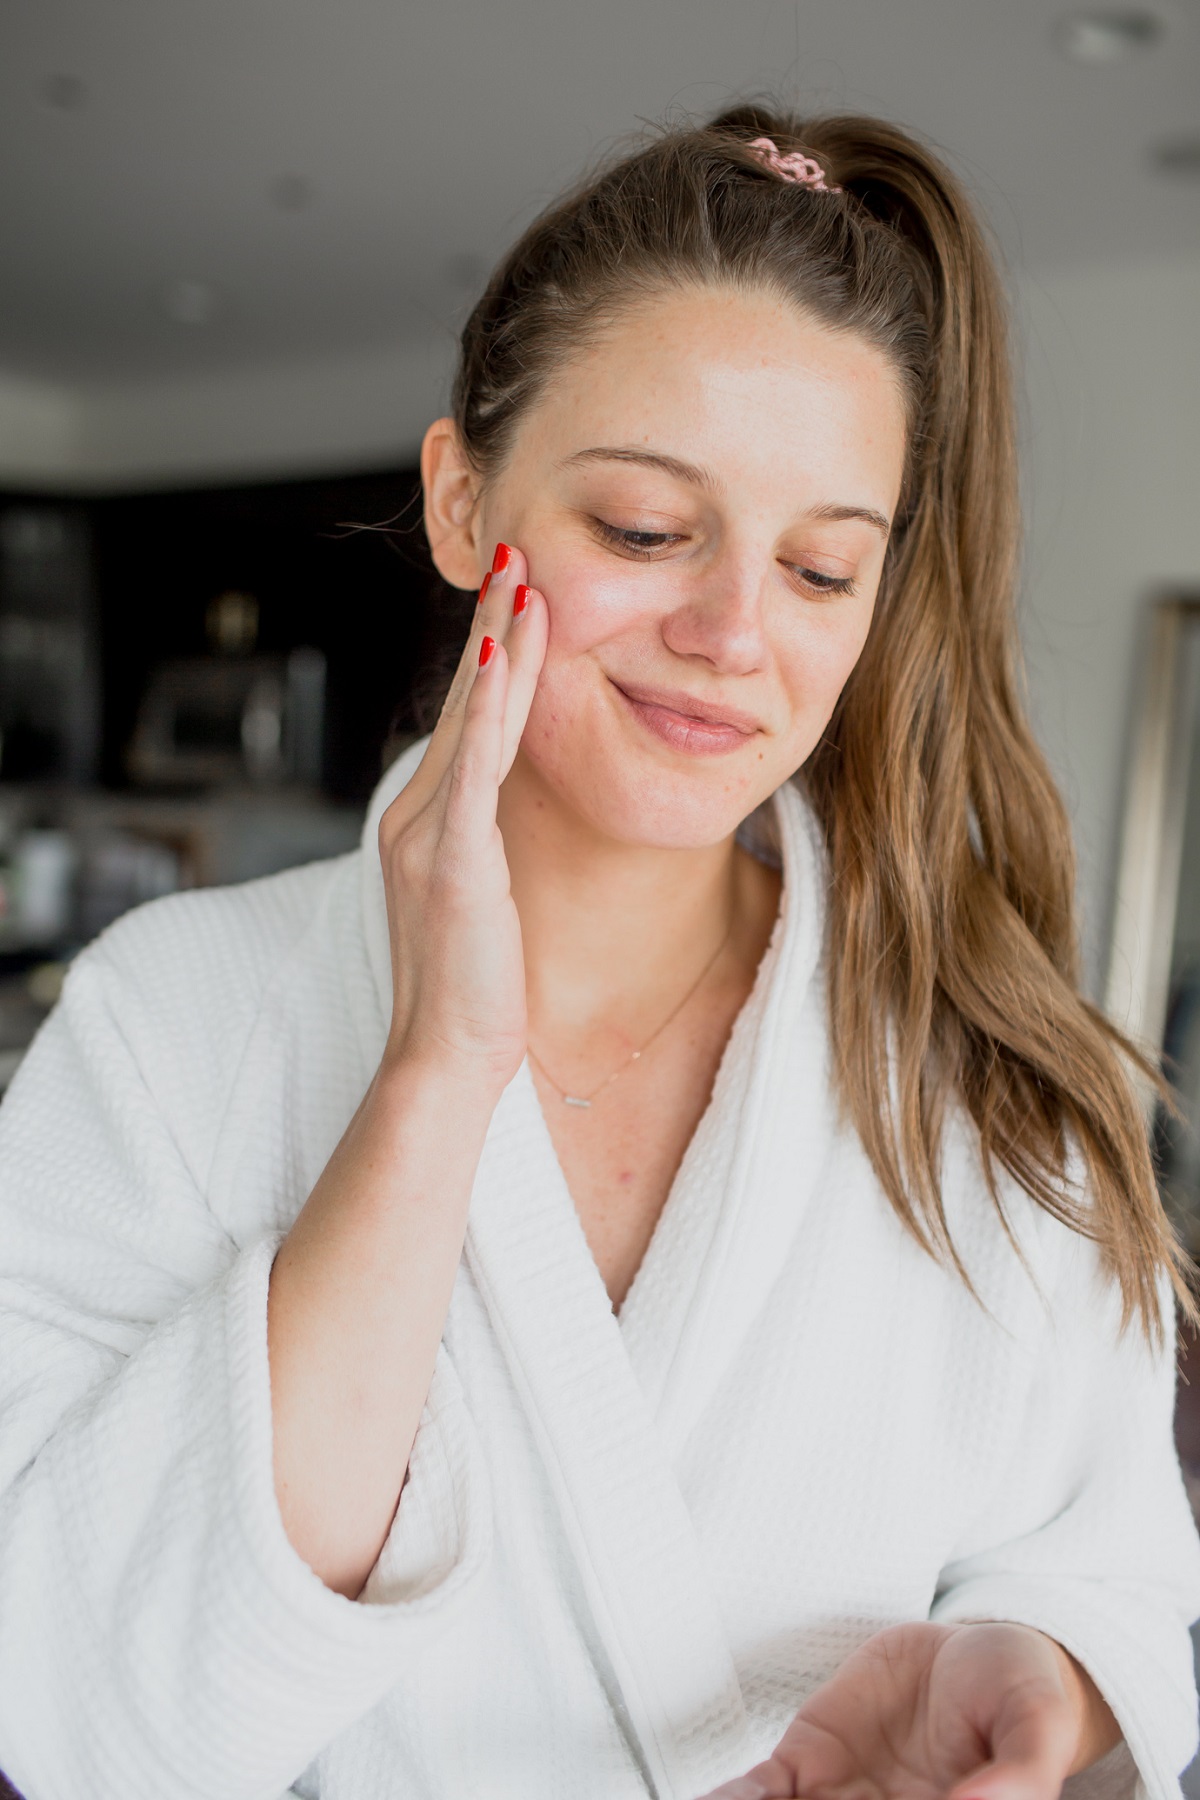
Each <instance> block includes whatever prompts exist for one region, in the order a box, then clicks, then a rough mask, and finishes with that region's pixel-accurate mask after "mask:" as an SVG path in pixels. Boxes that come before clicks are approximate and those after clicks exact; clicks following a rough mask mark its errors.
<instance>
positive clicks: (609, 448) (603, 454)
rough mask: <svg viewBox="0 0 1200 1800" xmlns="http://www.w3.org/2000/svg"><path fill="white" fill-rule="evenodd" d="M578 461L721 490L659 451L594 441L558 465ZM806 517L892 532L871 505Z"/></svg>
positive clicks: (817, 510)
mask: <svg viewBox="0 0 1200 1800" xmlns="http://www.w3.org/2000/svg"><path fill="white" fill-rule="evenodd" d="M580 462H623V463H640V464H641V465H642V467H643V468H647V469H661V470H662V472H663V473H664V474H665V475H673V476H674V477H675V479H676V481H686V482H687V483H688V484H689V485H690V486H691V487H698V488H702V489H703V490H704V492H705V493H708V494H717V493H720V491H721V483H720V482H719V481H718V480H717V478H716V476H715V475H714V474H713V473H712V472H711V470H709V469H702V468H701V467H700V466H699V465H698V464H696V463H689V462H683V461H682V460H681V459H680V458H679V457H678V456H667V455H666V454H665V453H664V452H663V451H660V450H638V449H635V448H633V447H632V446H627V445H621V444H597V445H596V446H595V447H594V448H593V449H590V450H577V451H576V452H575V454H574V456H565V457H564V458H563V460H562V462H561V463H560V464H559V467H560V468H567V467H569V466H570V465H571V464H572V463H580ZM808 517H809V518H810V519H822V520H825V521H827V522H828V523H830V524H834V525H837V524H840V523H841V522H842V521H843V520H844V519H861V520H862V521H863V523H864V524H866V525H871V526H873V527H874V528H875V530H876V531H878V532H880V533H881V535H882V536H883V537H885V538H887V537H890V536H891V531H892V523H891V520H890V519H889V518H888V517H887V516H886V514H884V513H881V512H876V510H875V508H874V507H872V506H839V505H838V504H837V503H836V502H830V504H829V505H827V506H814V507H813V509H812V511H811V512H810V513H809V514H808Z"/></svg>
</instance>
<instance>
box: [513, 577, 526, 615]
mask: <svg viewBox="0 0 1200 1800" xmlns="http://www.w3.org/2000/svg"><path fill="white" fill-rule="evenodd" d="M528 605H529V589H528V588H527V587H526V586H525V583H524V582H523V581H522V582H520V583H519V585H518V587H517V591H516V593H515V594H514V595H513V618H514V619H519V618H520V616H521V614H522V613H523V612H524V611H525V608H526V607H527V606H528Z"/></svg>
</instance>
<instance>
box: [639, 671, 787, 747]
mask: <svg viewBox="0 0 1200 1800" xmlns="http://www.w3.org/2000/svg"><path fill="white" fill-rule="evenodd" d="M609 680H610V682H611V683H612V686H613V688H614V689H615V690H616V692H617V693H618V694H619V695H620V697H621V699H622V700H623V701H624V702H625V706H626V708H627V709H628V711H629V712H630V713H631V714H632V716H633V717H634V718H635V719H636V720H637V721H638V723H639V724H641V725H642V726H644V727H645V729H646V730H648V731H649V732H651V733H652V734H653V735H654V736H655V737H657V738H658V739H659V740H660V741H661V742H663V743H666V744H669V745H670V746H671V748H672V749H674V750H682V751H683V752H685V754H687V755H689V756H719V755H721V754H722V753H726V752H728V751H731V750H737V749H740V748H741V747H742V746H743V745H744V744H745V743H746V742H747V740H748V739H749V738H752V737H754V736H755V735H756V734H757V732H758V731H759V729H760V727H759V725H758V723H757V721H756V720H754V719H752V718H751V717H750V715H749V714H748V713H743V712H738V711H733V710H726V709H725V708H724V707H718V706H711V705H709V704H708V702H707V701H704V700H697V699H695V698H694V697H693V696H692V695H690V694H682V693H671V692H668V691H667V690H665V689H661V688H627V687H622V686H621V684H620V682H618V681H613V680H612V677H611V676H610V677H609Z"/></svg>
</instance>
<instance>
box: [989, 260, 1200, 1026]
mask: <svg viewBox="0 0 1200 1800" xmlns="http://www.w3.org/2000/svg"><path fill="white" fill-rule="evenodd" d="M1018 323H1019V327H1020V333H1021V338H1022V340H1023V345H1024V352H1025V356H1024V378H1023V385H1024V403H1025V430H1024V436H1025V455H1026V464H1025V466H1026V487H1027V508H1028V517H1029V534H1028V552H1027V560H1026V598H1025V604H1024V612H1023V634H1024V639H1025V645H1026V656H1027V661H1028V668H1029V677H1030V698H1031V704H1032V709H1033V714H1034V718H1035V722H1036V724H1037V726H1038V729H1039V732H1040V734H1041V737H1042V741H1043V743H1044V744H1045V745H1046V748H1047V750H1048V752H1049V755H1050V758H1051V761H1052V763H1053V764H1054V767H1055V769H1056V771H1057V773H1058V775H1059V778H1060V780H1061V782H1062V784H1063V787H1064V791H1065V793H1066V797H1067V801H1068V804H1069V806H1070V809H1071V813H1072V817H1073V819H1074V821H1075V828H1076V838H1077V847H1078V851H1079V864H1080V869H1079V890H1080V899H1081V903H1082V909H1083V918H1084V948H1085V955H1086V965H1087V975H1088V985H1089V987H1090V989H1091V990H1092V992H1093V993H1094V994H1098V993H1099V991H1100V989H1101V987H1102V984H1103V979H1104V972H1105V961H1106V957H1105V945H1106V942H1107V937H1108V932H1109V929H1110V907H1111V889H1112V881H1113V874H1114V866H1115V859H1116V849H1117V836H1118V832H1119V826H1120V810H1121V806H1122V803H1123V798H1124V795H1123V782H1124V768H1125V756H1126V749H1127V743H1128V737H1129V730H1130V714H1131V706H1132V701H1133V696H1134V690H1135V687H1136V679H1137V675H1138V673H1139V672H1140V662H1141V658H1142V654H1143V650H1144V647H1145V631H1144V624H1145V618H1146V611H1147V603H1148V600H1149V598H1150V597H1151V596H1152V595H1153V594H1154V593H1155V592H1156V591H1157V590H1160V589H1162V588H1168V587H1178V586H1181V585H1182V586H1187V587H1190V588H1192V589H1194V590H1200V343H1198V338H1200V257H1197V258H1194V259H1190V260H1184V259H1181V260H1179V261H1177V262H1169V263H1168V262H1163V263H1159V264H1149V265H1147V264H1134V265H1130V264H1128V263H1127V264H1124V265H1122V266H1119V267H1117V266H1114V267H1110V268H1104V267H1092V268H1080V269H1076V270H1072V271H1070V272H1064V273H1058V274H1053V275H1042V276H1040V277H1037V278H1027V279H1026V280H1025V281H1024V282H1023V283H1022V285H1021V288H1020V292H1019V296H1018Z"/></svg>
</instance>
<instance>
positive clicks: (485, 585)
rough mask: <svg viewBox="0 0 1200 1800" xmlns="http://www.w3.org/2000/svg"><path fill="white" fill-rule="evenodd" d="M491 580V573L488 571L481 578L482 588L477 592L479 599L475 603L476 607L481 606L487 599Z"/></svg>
mask: <svg viewBox="0 0 1200 1800" xmlns="http://www.w3.org/2000/svg"><path fill="white" fill-rule="evenodd" d="M491 579H492V573H491V570H490V569H489V570H488V572H487V574H486V575H485V576H484V578H483V586H482V587H481V588H480V590H479V599H478V601H477V602H476V605H478V606H482V605H483V603H484V601H485V600H486V599H487V591H488V584H489V582H490V581H491Z"/></svg>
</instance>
